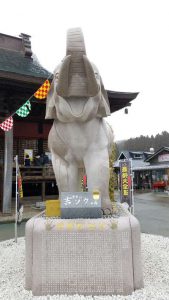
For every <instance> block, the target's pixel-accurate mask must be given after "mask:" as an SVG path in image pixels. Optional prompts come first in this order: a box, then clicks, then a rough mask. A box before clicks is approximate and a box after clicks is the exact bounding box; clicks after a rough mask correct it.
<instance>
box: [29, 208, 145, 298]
mask: <svg viewBox="0 0 169 300" xmlns="http://www.w3.org/2000/svg"><path fill="white" fill-rule="evenodd" d="M140 249H141V247H140V227H139V223H138V221H137V219H136V218H135V217H134V216H132V215H131V214H129V213H128V212H124V211H123V213H121V216H119V217H118V218H113V217H112V218H101V219H71V220H70V219H69V220H68V219H51V218H50V219H49V218H45V217H43V216H37V217H34V218H32V219H30V220H29V221H28V222H27V224H26V289H31V290H32V292H33V294H34V295H36V296H41V295H48V294H49V295H54V294H67V295H71V294H80V295H112V294H119V295H128V294H131V293H132V292H133V291H134V290H135V289H140V288H142V287H143V275H142V264H141V253H140Z"/></svg>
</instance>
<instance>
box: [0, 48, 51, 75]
mask: <svg viewBox="0 0 169 300" xmlns="http://www.w3.org/2000/svg"><path fill="white" fill-rule="evenodd" d="M0 71H4V72H10V73H16V74H21V75H26V76H31V77H40V78H45V79H46V78H48V77H49V76H50V75H51V73H49V72H48V71H47V70H46V69H44V68H43V67H42V66H41V65H40V64H39V63H38V61H37V60H35V59H31V58H28V57H25V56H24V53H22V52H17V51H11V50H7V49H0Z"/></svg>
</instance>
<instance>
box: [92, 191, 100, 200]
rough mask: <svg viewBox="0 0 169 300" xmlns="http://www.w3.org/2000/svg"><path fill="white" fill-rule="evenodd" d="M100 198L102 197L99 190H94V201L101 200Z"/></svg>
mask: <svg viewBox="0 0 169 300" xmlns="http://www.w3.org/2000/svg"><path fill="white" fill-rule="evenodd" d="M99 196H100V193H99V191H98V190H94V191H93V199H94V200H99Z"/></svg>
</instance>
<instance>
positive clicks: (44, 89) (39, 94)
mask: <svg viewBox="0 0 169 300" xmlns="http://www.w3.org/2000/svg"><path fill="white" fill-rule="evenodd" d="M49 89H50V82H49V80H46V81H45V82H44V84H43V85H42V86H41V87H40V88H39V89H38V90H37V91H36V93H35V94H34V96H35V97H36V98H37V99H45V98H46V97H47V94H48V92H49Z"/></svg>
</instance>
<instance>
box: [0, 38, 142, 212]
mask: <svg viewBox="0 0 169 300" xmlns="http://www.w3.org/2000/svg"><path fill="white" fill-rule="evenodd" d="M48 78H49V80H50V81H51V79H52V74H51V73H50V72H48V71H47V70H46V69H44V68H43V67H42V66H41V65H40V63H39V62H38V59H37V58H36V56H35V55H34V54H33V52H32V49H31V41H30V36H29V35H27V34H23V33H21V34H20V36H19V37H14V36H9V35H6V34H2V33H0V123H2V122H4V120H6V119H7V118H8V117H10V116H13V120H14V123H13V128H12V129H11V130H9V131H3V130H1V129H0V210H2V212H3V213H10V212H11V199H12V197H11V196H12V181H13V183H14V179H13V177H12V174H13V167H14V157H15V156H16V155H18V159H19V164H20V166H21V169H23V174H25V175H23V179H24V180H25V190H26V184H28V183H29V184H32V185H33V184H35V187H37V184H42V194H43V200H44V199H45V184H46V182H50V183H51V184H52V185H51V186H52V187H53V186H54V184H55V183H54V182H55V178H54V174H53V172H51V170H50V172H48V174H45V175H44V170H43V166H42V167H41V170H40V171H39V169H38V166H34V164H33V163H32V164H31V166H30V167H29V172H30V171H31V170H32V174H35V176H34V177H33V176H31V175H30V174H28V173H27V174H26V171H27V170H26V167H25V166H24V153H26V152H25V151H27V150H28V151H27V152H29V154H30V153H32V154H31V155H32V156H33V159H34V157H35V155H37V154H38V155H40V154H42V153H48V147H47V138H48V133H49V130H50V128H51V125H52V123H53V120H45V108H46V100H45V99H44V100H37V99H36V98H35V97H34V96H33V95H34V93H35V92H36V91H37V90H38V89H39V88H40V86H41V85H42V84H43V83H44V82H45V81H46V79H48ZM107 94H108V98H109V102H110V109H111V112H112V113H113V112H115V111H117V110H119V109H122V108H126V107H128V106H130V105H131V103H130V102H131V101H132V100H134V99H135V98H136V97H137V93H124V92H114V91H107ZM30 97H31V111H30V114H29V115H28V116H27V117H25V118H24V117H20V116H18V115H17V114H14V113H15V112H16V111H17V110H18V109H19V108H20V107H21V106H22V105H23V104H24V103H25V102H26V101H27V100H28V99H30ZM30 151H32V152H30ZM39 168H40V167H39ZM51 168H52V167H51ZM37 170H38V172H40V173H38V174H37ZM48 171H49V170H48ZM49 173H50V174H49ZM35 187H34V190H35ZM28 190H30V188H29V189H28ZM13 196H14V188H13Z"/></svg>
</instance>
